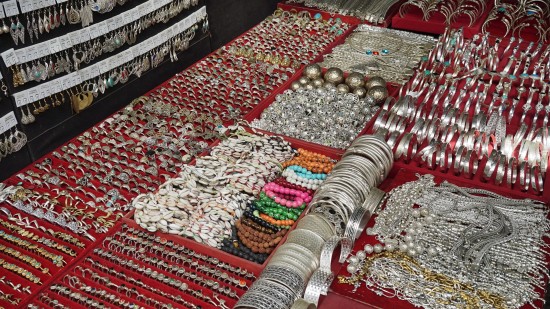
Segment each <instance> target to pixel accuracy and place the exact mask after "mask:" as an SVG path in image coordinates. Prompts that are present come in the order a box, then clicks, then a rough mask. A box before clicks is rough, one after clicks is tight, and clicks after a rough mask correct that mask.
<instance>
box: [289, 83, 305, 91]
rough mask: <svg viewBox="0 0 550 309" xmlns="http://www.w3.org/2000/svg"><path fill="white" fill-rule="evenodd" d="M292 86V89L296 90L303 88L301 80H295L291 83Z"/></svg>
mask: <svg viewBox="0 0 550 309" xmlns="http://www.w3.org/2000/svg"><path fill="white" fill-rule="evenodd" d="M290 88H291V89H292V90H294V91H296V90H298V89H300V88H302V86H301V85H300V82H298V81H294V82H292V84H290Z"/></svg>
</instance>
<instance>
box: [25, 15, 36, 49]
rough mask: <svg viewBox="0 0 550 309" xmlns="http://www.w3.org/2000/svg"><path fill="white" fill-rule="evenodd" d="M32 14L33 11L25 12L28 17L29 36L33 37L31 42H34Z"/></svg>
mask: <svg viewBox="0 0 550 309" xmlns="http://www.w3.org/2000/svg"><path fill="white" fill-rule="evenodd" d="M31 15H32V13H26V14H25V17H26V18H27V29H28V31H29V38H30V39H31V44H32V43H34V40H33V38H32V31H31V29H32V18H31Z"/></svg>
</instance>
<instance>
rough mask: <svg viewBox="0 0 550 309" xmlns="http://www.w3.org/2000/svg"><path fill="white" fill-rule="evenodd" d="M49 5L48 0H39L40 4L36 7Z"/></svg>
mask: <svg viewBox="0 0 550 309" xmlns="http://www.w3.org/2000/svg"><path fill="white" fill-rule="evenodd" d="M47 6H48V4H47V3H46V0H38V6H37V7H36V9H41V8H45V7H47Z"/></svg>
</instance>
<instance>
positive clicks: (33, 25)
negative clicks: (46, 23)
mask: <svg viewBox="0 0 550 309" xmlns="http://www.w3.org/2000/svg"><path fill="white" fill-rule="evenodd" d="M31 16H32V23H31V28H30V29H29V36H31V37H32V34H33V33H34V37H35V38H36V39H37V40H38V23H37V22H36V15H34V14H32V13H31Z"/></svg>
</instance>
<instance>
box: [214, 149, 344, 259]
mask: <svg viewBox="0 0 550 309" xmlns="http://www.w3.org/2000/svg"><path fill="white" fill-rule="evenodd" d="M282 165H283V167H284V168H285V170H284V171H283V173H282V177H279V178H276V179H275V180H274V181H273V182H270V183H267V184H266V185H265V186H264V187H263V189H262V192H261V193H260V196H259V197H258V198H257V199H256V200H255V201H254V202H252V203H251V204H250V205H249V206H248V208H247V210H246V211H245V214H244V216H243V217H242V218H241V219H240V220H238V221H237V222H236V223H235V226H234V229H233V237H232V240H231V241H229V240H227V239H226V241H224V246H223V248H222V249H223V250H225V251H227V252H229V253H232V254H235V255H238V256H240V257H243V258H247V259H250V260H253V261H255V262H259V263H262V262H263V261H264V260H265V259H266V258H267V257H268V255H269V254H270V253H271V252H272V251H273V250H274V249H275V248H276V247H277V245H278V244H279V242H280V241H281V239H282V238H283V237H284V235H285V234H286V232H287V231H288V230H289V229H290V228H291V227H292V225H293V224H294V223H295V222H296V221H297V220H298V218H299V217H300V215H301V214H302V212H303V211H304V210H305V209H306V206H307V205H308V204H309V202H310V201H311V199H312V198H313V194H314V192H315V190H316V189H317V187H318V186H319V185H320V184H321V183H322V182H323V181H324V180H325V179H326V178H327V173H329V172H330V171H331V170H332V167H333V166H334V162H333V160H332V159H330V158H329V157H326V156H323V155H321V154H317V153H313V152H310V151H307V150H304V149H299V150H298V155H297V156H296V157H294V158H293V159H292V160H289V161H286V162H284V163H283V164H282Z"/></svg>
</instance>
